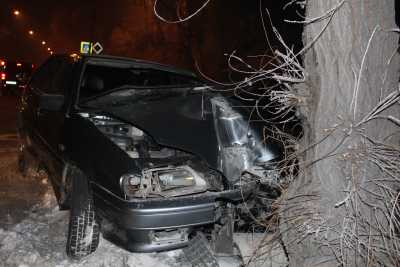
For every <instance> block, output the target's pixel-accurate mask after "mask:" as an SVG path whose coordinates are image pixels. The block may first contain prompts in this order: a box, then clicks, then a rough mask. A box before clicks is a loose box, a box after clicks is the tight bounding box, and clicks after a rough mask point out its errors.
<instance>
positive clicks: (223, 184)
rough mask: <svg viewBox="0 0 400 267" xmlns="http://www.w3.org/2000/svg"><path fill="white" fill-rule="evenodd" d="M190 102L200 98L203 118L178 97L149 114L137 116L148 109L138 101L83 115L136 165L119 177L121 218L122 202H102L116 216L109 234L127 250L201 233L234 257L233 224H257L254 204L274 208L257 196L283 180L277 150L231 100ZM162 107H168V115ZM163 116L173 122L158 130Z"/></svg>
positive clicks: (165, 245)
mask: <svg viewBox="0 0 400 267" xmlns="http://www.w3.org/2000/svg"><path fill="white" fill-rule="evenodd" d="M182 100H184V99H182ZM182 100H180V101H182ZM192 100H193V101H191V102H190V101H189V102H190V104H191V107H193V106H195V104H196V103H198V101H197V100H201V103H202V104H201V105H200V106H199V107H200V112H197V111H196V112H197V113H199V114H201V116H195V115H193V114H187V113H184V112H182V111H187V110H188V108H187V107H185V105H184V104H182V105H178V104H177V103H178V102H177V100H175V99H172V98H171V99H170V100H169V101H170V103H173V105H172V104H168V102H167V101H164V102H157V103H147V105H150V104H154V107H157V108H158V110H157V108H155V109H154V111H153V110H152V109H151V108H148V110H151V112H150V111H148V113H146V114H148V117H146V116H139V115H135V114H140V112H144V111H143V107H141V106H139V105H136V107H133V106H128V107H123V108H120V109H114V110H112V109H109V110H107V113H105V114H107V115H104V114H102V115H99V114H89V113H80V116H81V117H83V118H85V119H87V120H89V121H90V122H91V123H92V124H93V125H94V126H95V127H96V128H97V129H98V130H99V131H100V132H101V133H102V135H104V136H106V137H107V138H108V140H111V141H112V142H113V143H114V145H116V146H117V147H119V149H120V150H122V151H124V152H125V153H126V155H128V156H129V158H130V160H131V161H132V165H135V166H136V167H137V168H132V171H129V172H124V173H122V174H121V175H120V176H119V177H118V178H119V186H120V190H121V192H122V195H123V196H124V200H125V202H124V203H123V205H126V211H124V212H123V216H122V217H121V218H119V217H120V216H121V215H113V212H114V211H112V209H113V207H115V206H118V205H122V204H118V203H121V202H118V203H112V202H113V201H116V200H112V199H110V198H109V196H106V195H104V196H101V197H99V199H98V200H97V202H98V203H99V202H102V203H103V204H102V205H103V206H104V208H103V209H104V210H106V211H107V212H109V213H110V214H111V215H110V214H109V215H106V216H105V217H106V218H107V217H110V218H114V219H113V220H111V221H110V222H109V225H113V226H109V228H110V229H113V230H110V232H111V234H112V235H118V239H119V240H124V242H126V244H125V245H124V246H125V247H127V248H128V249H129V250H132V251H160V250H165V249H173V248H178V247H182V246H184V245H187V243H188V242H189V240H191V239H192V237H193V235H196V233H200V232H201V233H203V234H206V235H207V238H208V239H210V240H213V241H212V245H211V246H212V248H213V251H214V252H215V253H217V254H218V253H222V254H233V247H234V245H233V238H232V236H233V230H234V228H235V227H236V226H237V225H239V224H240V225H243V224H248V223H250V221H253V218H254V217H253V216H252V215H248V212H249V209H251V210H253V209H254V208H255V209H257V210H261V211H260V212H259V214H257V216H258V215H261V216H262V215H263V214H264V216H265V211H266V210H267V209H268V208H269V207H261V208H260V202H257V201H258V199H260V198H262V197H259V196H265V193H266V192H267V194H270V193H271V192H272V193H271V194H270V195H274V196H275V197H276V196H277V194H276V191H274V189H273V187H272V186H271V185H273V184H278V183H279V180H280V175H279V172H278V171H277V170H276V166H275V161H277V160H279V157H280V154H279V148H276V147H275V148H274V147H273V146H271V145H270V144H265V142H263V140H262V138H261V136H260V132H259V131H257V129H255V128H253V127H252V125H250V124H249V123H248V121H247V120H246V114H244V113H242V112H240V111H239V109H237V108H236V106H235V105H234V104H233V103H232V102H230V101H229V100H227V99H226V98H224V97H221V96H215V95H213V96H212V97H209V98H207V97H204V96H203V97H201V98H199V97H198V96H197V95H196V96H193V97H192ZM195 100H196V101H195ZM162 105H165V106H162ZM168 105H169V106H168ZM195 107H196V106H195ZM135 108H136V109H137V110H138V112H136V110H135ZM163 110H169V114H168V115H167V116H168V117H167V118H166V117H165V116H166V114H165V112H163ZM135 116H136V117H135ZM163 120H164V121H165V120H169V123H170V124H171V125H174V126H175V127H163V128H162V129H160V128H159V127H160V125H163V123H164V125H165V122H163ZM174 120H176V121H174ZM158 122H159V123H158ZM186 125H191V126H192V127H193V128H192V129H187V126H186ZM146 126H147V127H146ZM196 127H197V128H196ZM196 131H197V132H201V133H202V135H198V136H197V138H196V139H195V138H192V139H191V136H188V135H189V134H190V133H191V132H196ZM207 131H208V133H207ZM206 133H207V134H206ZM202 138H203V139H202ZM177 140H182V142H181V143H180V142H177ZM208 144H209V145H208ZM213 144H215V145H213ZM207 145H208V146H207ZM213 153H214V154H213ZM99 194H100V193H99ZM101 194H105V193H103V192H102V193H101ZM270 195H268V196H270ZM107 197H108V198H109V199H106V198H107ZM104 199H105V200H104ZM244 202H245V203H246V204H243V203H244ZM110 203H111V204H110ZM263 204H266V203H261V205H263ZM243 205H245V206H246V207H245V208H244V206H243ZM115 218H119V219H118V222H115ZM243 222H244V223H243ZM115 224H119V226H116V225H115ZM104 225H106V227H105V231H106V232H107V227H108V226H107V225H108V224H107V223H104ZM121 225H123V226H122V227H121ZM240 225H239V226H240ZM121 228H122V229H123V230H118V231H117V230H115V229H121ZM105 236H108V234H105ZM127 236H128V238H127ZM129 236H131V238H129ZM156 237H157V238H156ZM132 240H135V242H131V241H132Z"/></svg>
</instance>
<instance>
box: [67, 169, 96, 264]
mask: <svg viewBox="0 0 400 267" xmlns="http://www.w3.org/2000/svg"><path fill="white" fill-rule="evenodd" d="M72 180H73V184H72V198H71V211H70V220H69V227H68V239H67V255H68V256H69V257H71V258H74V259H81V258H83V257H85V256H87V255H89V254H91V253H93V252H94V251H95V250H96V249H97V247H98V245H99V240H100V223H99V220H98V217H97V215H96V210H95V207H94V203H93V198H92V194H91V192H90V188H89V185H88V184H87V180H86V179H85V178H84V177H82V176H80V177H77V176H75V177H73V179H72Z"/></svg>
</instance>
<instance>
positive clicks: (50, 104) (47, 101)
mask: <svg viewBox="0 0 400 267" xmlns="http://www.w3.org/2000/svg"><path fill="white" fill-rule="evenodd" d="M39 101H40V102H39V108H40V109H43V110H47V111H60V110H61V109H62V108H63V106H64V96H63V95H48V94H42V95H41V96H40V98H39Z"/></svg>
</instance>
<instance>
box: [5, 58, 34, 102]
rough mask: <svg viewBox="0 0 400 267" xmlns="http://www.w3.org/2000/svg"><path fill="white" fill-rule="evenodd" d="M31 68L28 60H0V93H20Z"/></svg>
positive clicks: (30, 72)
mask: <svg viewBox="0 0 400 267" xmlns="http://www.w3.org/2000/svg"><path fill="white" fill-rule="evenodd" d="M33 68H34V65H33V64H32V63H29V62H16V61H6V60H0V94H3V95H5V94H15V95H20V94H21V91H22V88H23V87H24V86H25V84H26V83H27V82H28V80H29V78H30V76H31V74H32V71H33Z"/></svg>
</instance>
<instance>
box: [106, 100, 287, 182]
mask: <svg viewBox="0 0 400 267" xmlns="http://www.w3.org/2000/svg"><path fill="white" fill-rule="evenodd" d="M234 102H235V101H234ZM216 103H219V105H222V107H224V109H225V110H227V111H228V110H230V111H229V112H230V113H233V115H234V114H242V115H237V116H236V115H234V118H229V114H225V115H228V117H224V116H225V115H215V114H217V113H215V110H214V111H213V109H214V106H213V105H215V104H216ZM232 104H233V102H231V100H230V101H228V100H227V99H226V98H223V97H215V95H214V97H211V96H210V95H204V94H193V95H188V96H185V97H184V96H181V97H166V98H163V99H161V100H152V101H147V102H139V103H138V102H137V103H133V104H128V105H123V106H120V107H108V108H104V109H103V110H104V111H105V112H107V113H108V114H110V115H111V116H113V117H115V118H117V119H120V120H122V121H125V122H127V123H130V124H132V125H133V126H135V127H137V128H140V129H141V130H143V131H144V132H146V133H147V134H148V135H149V136H151V137H152V138H153V139H154V141H156V142H157V143H158V144H160V145H162V146H166V147H171V148H177V149H181V150H183V151H186V152H190V153H192V154H195V155H197V156H199V157H201V158H202V159H204V160H205V161H206V162H207V163H208V165H209V166H210V167H211V168H213V169H216V170H220V171H222V172H223V173H224V174H225V176H226V177H227V178H228V179H231V180H237V179H239V177H240V174H241V173H242V171H243V170H245V169H248V168H249V167H251V166H252V165H253V164H254V163H255V161H258V162H260V160H261V163H262V162H268V161H270V160H275V159H278V158H279V157H281V156H282V144H278V143H277V142H276V141H273V140H269V141H268V142H267V143H266V144H265V142H263V141H262V140H263V138H261V136H260V134H259V133H261V132H262V129H263V127H264V126H265V124H264V123H263V122H261V123H251V124H250V125H249V124H248V121H247V119H246V118H247V117H248V114H247V115H246V113H247V112H246V111H244V110H243V108H234V109H233V108H232ZM236 104H237V106H240V105H239V103H236ZM236 104H235V105H236ZM229 112H228V113H229ZM214 116H222V117H221V118H219V119H218V120H219V121H220V120H221V119H222V120H225V123H226V122H228V123H233V124H229V125H226V124H225V125H221V124H220V123H216V120H215V119H214ZM231 119H232V120H231ZM218 120H217V121H218ZM226 126H229V127H228V129H227V128H225V127H226ZM216 127H218V129H217V130H216ZM248 127H250V128H251V130H250V132H249V133H251V134H252V135H253V136H254V137H255V138H256V139H255V141H254V142H253V143H255V144H256V145H253V146H252V147H247V146H243V145H242V144H240V143H241V142H234V143H232V144H230V145H229V146H226V145H225V143H224V141H223V140H222V139H221V136H231V137H232V136H235V135H236V134H239V133H240V134H241V136H242V137H243V138H244V139H247V137H248V133H247V131H248V130H246V129H249V128H248ZM257 132H258V133H257ZM247 141H248V140H247ZM256 141H257V142H256ZM246 147H247V148H246Z"/></svg>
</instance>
